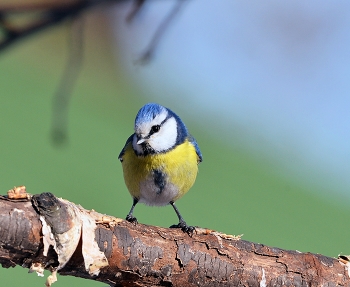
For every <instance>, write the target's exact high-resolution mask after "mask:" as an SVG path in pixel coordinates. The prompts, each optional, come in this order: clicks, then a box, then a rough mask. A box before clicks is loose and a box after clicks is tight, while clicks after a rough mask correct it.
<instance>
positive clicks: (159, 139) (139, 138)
mask: <svg viewBox="0 0 350 287" xmlns="http://www.w3.org/2000/svg"><path fill="white" fill-rule="evenodd" d="M134 128H135V135H134V138H133V143H132V144H133V148H134V150H135V151H136V152H137V153H138V154H140V155H147V154H152V153H161V152H165V151H167V150H170V149H172V148H173V147H175V146H176V145H177V144H180V143H182V142H183V141H184V140H185V138H186V136H187V135H188V132H187V129H186V127H185V125H184V123H183V122H182V121H181V119H180V118H179V117H178V116H177V115H176V114H175V113H174V112H172V111H171V110H169V109H167V108H165V107H163V106H161V105H159V104H155V103H148V104H146V105H144V106H143V107H142V108H141V109H140V110H139V112H138V113H137V115H136V119H135V127H134Z"/></svg>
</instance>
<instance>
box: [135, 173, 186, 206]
mask: <svg viewBox="0 0 350 287" xmlns="http://www.w3.org/2000/svg"><path fill="white" fill-rule="evenodd" d="M178 193H179V189H178V188H177V187H176V186H175V185H173V184H172V183H169V182H167V183H166V184H165V187H164V189H163V190H162V191H161V192H160V191H159V186H157V185H156V184H155V183H154V178H153V177H152V176H150V177H149V178H147V179H146V180H144V181H142V182H141V183H140V199H139V202H142V203H145V204H147V205H157V206H163V205H167V204H169V202H170V201H173V200H174V198H175V197H176V196H177V195H178Z"/></svg>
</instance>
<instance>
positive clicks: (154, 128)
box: [148, 118, 169, 136]
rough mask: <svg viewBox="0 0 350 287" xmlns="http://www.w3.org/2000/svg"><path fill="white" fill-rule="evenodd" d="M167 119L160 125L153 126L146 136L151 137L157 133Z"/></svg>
mask: <svg viewBox="0 0 350 287" xmlns="http://www.w3.org/2000/svg"><path fill="white" fill-rule="evenodd" d="M168 119H169V118H165V119H164V120H163V121H162V122H161V123H160V125H154V126H152V127H151V130H150V131H149V134H148V136H151V135H153V134H155V133H157V132H159V130H160V128H161V127H162V125H163V124H164V123H165V122H166V121H167V120H168Z"/></svg>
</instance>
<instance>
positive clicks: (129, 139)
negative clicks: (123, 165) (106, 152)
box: [118, 134, 134, 161]
mask: <svg viewBox="0 0 350 287" xmlns="http://www.w3.org/2000/svg"><path fill="white" fill-rule="evenodd" d="M133 137H134V134H132V135H131V136H129V138H128V139H127V140H126V143H125V145H124V147H123V149H122V151H121V152H120V154H119V156H118V159H119V160H120V161H123V155H124V153H125V148H126V146H127V145H128V144H129V143H131V142H132V139H133Z"/></svg>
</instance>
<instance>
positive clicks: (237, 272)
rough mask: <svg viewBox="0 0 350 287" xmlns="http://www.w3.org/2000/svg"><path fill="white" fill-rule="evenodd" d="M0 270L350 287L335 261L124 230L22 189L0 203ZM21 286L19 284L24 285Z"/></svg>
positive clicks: (215, 238) (156, 282)
mask: <svg viewBox="0 0 350 287" xmlns="http://www.w3.org/2000/svg"><path fill="white" fill-rule="evenodd" d="M0 263H1V264H2V266H3V267H5V268H8V267H14V266H15V265H20V266H22V267H24V268H29V269H30V271H31V272H34V271H35V272H37V273H39V274H42V273H43V271H44V269H48V270H50V271H51V272H52V275H51V276H49V277H48V280H47V286H50V285H51V284H52V283H53V282H54V281H55V280H56V279H57V278H56V273H60V274H62V275H70V276H76V277H81V278H85V279H90V280H96V281H101V282H104V283H107V284H109V285H110V286H182V287H186V286H350V280H349V274H348V269H347V268H348V265H349V262H348V258H347V257H345V256H342V257H341V258H340V259H339V260H337V259H334V258H329V257H325V256H322V255H319V254H311V253H301V252H298V251H288V250H282V249H279V248H272V247H268V246H265V245H262V244H257V243H252V242H248V241H244V240H241V239H240V237H239V236H238V237H237V236H232V235H226V234H222V233H219V232H216V231H213V230H209V229H203V228H196V231H195V233H194V234H193V236H192V237H190V236H189V235H188V234H187V233H183V232H182V231H181V230H178V229H168V228H160V227H156V226H147V225H143V224H137V225H135V224H132V223H129V222H126V221H124V220H122V219H119V218H115V217H111V216H106V215H103V214H100V213H97V212H95V211H89V210H85V209H83V208H82V207H81V206H77V205H75V204H73V203H71V202H69V201H67V200H63V199H58V198H56V197H55V196H54V195H53V194H51V193H42V194H38V195H34V196H30V195H28V194H27V193H26V192H25V187H18V188H14V189H12V190H10V191H9V193H8V196H1V197H0ZM24 280H25V279H24Z"/></svg>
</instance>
